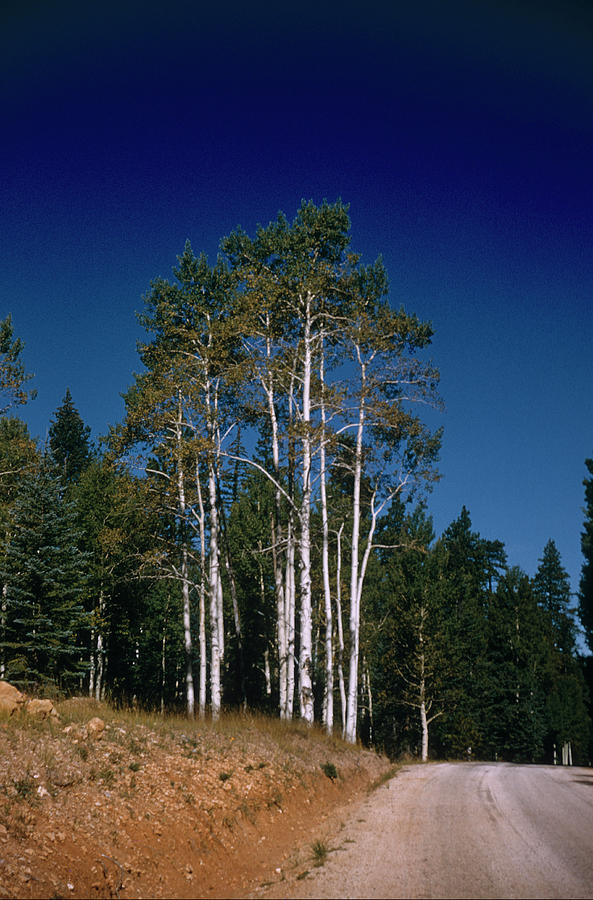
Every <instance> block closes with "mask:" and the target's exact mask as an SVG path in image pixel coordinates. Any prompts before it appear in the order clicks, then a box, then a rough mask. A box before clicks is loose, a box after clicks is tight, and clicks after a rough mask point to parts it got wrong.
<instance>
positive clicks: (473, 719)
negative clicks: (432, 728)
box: [436, 506, 504, 756]
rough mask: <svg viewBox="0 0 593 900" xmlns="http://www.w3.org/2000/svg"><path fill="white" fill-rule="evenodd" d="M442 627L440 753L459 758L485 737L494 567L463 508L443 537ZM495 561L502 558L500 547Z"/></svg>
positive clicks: (466, 511)
mask: <svg viewBox="0 0 593 900" xmlns="http://www.w3.org/2000/svg"><path fill="white" fill-rule="evenodd" d="M441 543H442V548H443V551H444V553H445V559H444V563H443V565H444V570H443V579H444V583H443V591H444V620H445V621H444V628H445V630H446V632H447V643H448V648H449V657H448V663H449V665H450V673H451V674H450V678H449V685H448V690H449V694H450V703H449V704H448V707H447V709H446V710H445V713H444V714H443V716H442V718H441V719H439V721H438V723H437V727H436V731H437V732H438V735H439V739H440V750H441V752H444V753H446V754H453V755H458V756H461V755H463V754H465V753H466V751H467V748H468V747H472V748H473V749H474V750H476V749H477V748H478V747H479V746H480V744H481V742H482V740H483V736H484V731H485V727H484V702H483V691H484V689H485V685H486V674H487V640H488V638H487V632H486V627H485V620H486V612H487V608H488V604H489V600H490V591H489V587H490V580H491V574H492V568H493V566H494V563H493V562H492V561H488V554H487V552H486V551H487V549H488V546H489V545H488V543H487V542H485V541H484V540H483V538H482V537H481V536H480V535H479V534H478V533H477V532H475V531H473V529H472V522H471V517H470V514H469V511H468V510H467V509H466V508H465V506H464V507H463V508H462V510H461V514H460V515H459V517H458V518H457V519H456V520H455V521H454V522H452V523H451V525H449V527H448V528H447V529H446V530H445V531H444V532H443V535H442V537H441ZM496 549H497V557H498V554H500V553H503V554H504V550H502V549H501V548H500V547H499V546H498V542H497V543H496Z"/></svg>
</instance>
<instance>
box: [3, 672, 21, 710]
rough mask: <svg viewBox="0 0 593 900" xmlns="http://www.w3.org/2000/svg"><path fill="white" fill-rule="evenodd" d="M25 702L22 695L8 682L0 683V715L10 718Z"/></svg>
mask: <svg viewBox="0 0 593 900" xmlns="http://www.w3.org/2000/svg"><path fill="white" fill-rule="evenodd" d="M24 702H25V698H24V696H23V694H21V692H20V691H19V689H18V688H15V686H14V685H12V684H9V683H8V681H0V713H4V715H8V716H12V714H13V713H15V712H17V711H18V710H19V709H21V708H22V706H23V704H24Z"/></svg>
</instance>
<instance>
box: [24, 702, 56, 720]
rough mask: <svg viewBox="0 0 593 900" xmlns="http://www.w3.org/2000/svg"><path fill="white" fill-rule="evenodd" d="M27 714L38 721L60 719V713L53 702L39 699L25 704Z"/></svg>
mask: <svg viewBox="0 0 593 900" xmlns="http://www.w3.org/2000/svg"><path fill="white" fill-rule="evenodd" d="M25 712H26V713H27V715H28V716H34V718H36V719H49V718H50V717H52V718H54V719H57V718H58V711H57V709H56V708H55V706H54V705H53V703H52V702H51V700H39V699H37V698H35V699H33V700H28V701H27V703H25Z"/></svg>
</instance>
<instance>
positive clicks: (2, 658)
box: [0, 582, 8, 678]
mask: <svg viewBox="0 0 593 900" xmlns="http://www.w3.org/2000/svg"><path fill="white" fill-rule="evenodd" d="M7 613H8V585H7V584H6V582H5V583H4V584H3V585H2V612H1V615H0V628H1V629H2V639H3V640H5V639H6V616H7ZM5 677H6V651H5V649H4V647H2V649H1V650H0V678H5Z"/></svg>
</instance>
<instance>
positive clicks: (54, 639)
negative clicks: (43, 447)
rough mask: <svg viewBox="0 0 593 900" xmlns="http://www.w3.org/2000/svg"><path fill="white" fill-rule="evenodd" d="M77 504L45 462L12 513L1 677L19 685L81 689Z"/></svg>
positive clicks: (83, 621) (82, 565)
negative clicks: (4, 668) (67, 497)
mask: <svg viewBox="0 0 593 900" xmlns="http://www.w3.org/2000/svg"><path fill="white" fill-rule="evenodd" d="M79 538H80V534H79V532H78V530H77V527H76V520H75V510H74V505H73V503H71V502H70V501H68V500H65V499H64V488H63V483H62V481H61V480H60V479H59V478H58V477H57V476H56V474H55V470H54V469H53V468H52V466H51V464H50V462H49V460H48V459H47V457H45V458H44V459H43V460H42V462H41V465H40V466H39V467H38V468H37V469H36V470H35V471H33V472H31V473H28V474H27V475H26V476H25V477H24V478H23V480H22V482H21V484H20V486H19V490H18V493H17V495H16V497H15V500H14V504H13V507H12V513H11V525H10V537H9V540H8V543H7V546H6V553H5V557H4V561H3V562H4V565H3V572H2V573H1V577H2V580H3V582H4V583H5V584H6V585H7V592H6V602H7V610H6V628H5V634H4V639H3V641H2V647H3V649H4V653H5V658H6V676H7V678H10V679H11V680H13V681H15V682H16V683H20V684H43V683H46V682H53V683H55V684H56V685H58V686H59V687H60V688H63V689H68V688H71V687H73V686H74V685H75V684H77V683H78V681H79V677H80V675H81V673H82V671H83V670H84V668H85V666H86V663H85V662H84V661H82V659H81V641H80V635H81V631H82V630H83V629H84V628H85V627H86V625H87V618H86V616H85V613H84V610H83V605H82V591H83V587H84V582H85V577H86V557H85V554H84V553H82V552H81V551H80V550H79V548H78V542H79Z"/></svg>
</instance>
